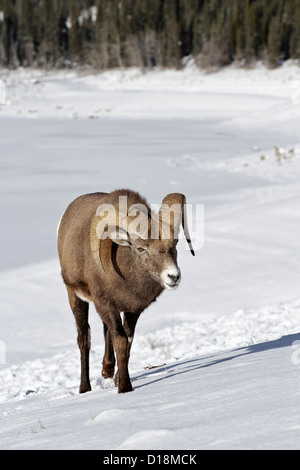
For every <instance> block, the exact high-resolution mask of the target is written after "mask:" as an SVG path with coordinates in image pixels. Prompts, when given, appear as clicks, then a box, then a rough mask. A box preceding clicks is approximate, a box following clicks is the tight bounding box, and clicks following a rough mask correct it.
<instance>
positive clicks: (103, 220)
mask: <svg viewBox="0 0 300 470" xmlns="http://www.w3.org/2000/svg"><path fill="white" fill-rule="evenodd" d="M128 212H129V213H128V215H127V213H124V212H119V210H118V209H117V210H116V209H115V207H114V206H113V205H110V204H103V205H101V206H99V207H98V209H97V212H96V215H95V217H94V218H93V219H92V223H91V230H90V243H91V251H92V256H93V258H94V260H95V262H96V264H97V265H98V267H99V268H100V269H101V271H102V272H103V273H104V272H105V270H104V266H103V261H102V257H101V244H102V241H103V239H105V238H110V239H111V240H113V241H114V242H115V243H118V244H119V245H123V246H124V245H125V246H129V245H130V244H131V243H130V239H135V238H142V239H147V238H148V230H149V227H150V221H149V215H148V211H147V208H146V207H145V206H143V205H142V204H134V205H132V206H131V207H130V208H129V211H128ZM104 234H105V236H104Z"/></svg>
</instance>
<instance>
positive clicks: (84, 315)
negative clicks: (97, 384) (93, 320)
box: [67, 287, 92, 393]
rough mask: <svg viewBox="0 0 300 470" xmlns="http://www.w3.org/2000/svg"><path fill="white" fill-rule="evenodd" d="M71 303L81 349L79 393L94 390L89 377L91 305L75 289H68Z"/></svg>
mask: <svg viewBox="0 0 300 470" xmlns="http://www.w3.org/2000/svg"><path fill="white" fill-rule="evenodd" d="M67 291H68V296H69V302H70V306H71V309H72V312H73V314H74V317H75V320H76V327H77V333H78V336H77V342H78V346H79V349H80V360H81V381H80V387H79V393H86V392H90V391H91V390H92V388H91V384H90V377H89V355H90V348H91V337H90V326H89V324H88V314H89V304H88V303H87V302H84V301H83V300H81V299H79V298H78V297H77V296H76V294H75V292H74V291H73V289H71V288H69V287H67Z"/></svg>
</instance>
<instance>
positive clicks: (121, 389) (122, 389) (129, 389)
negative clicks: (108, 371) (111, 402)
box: [118, 383, 133, 393]
mask: <svg viewBox="0 0 300 470" xmlns="http://www.w3.org/2000/svg"><path fill="white" fill-rule="evenodd" d="M128 392H133V388H132V385H131V383H129V384H127V385H125V387H120V385H119V388H118V393H128Z"/></svg>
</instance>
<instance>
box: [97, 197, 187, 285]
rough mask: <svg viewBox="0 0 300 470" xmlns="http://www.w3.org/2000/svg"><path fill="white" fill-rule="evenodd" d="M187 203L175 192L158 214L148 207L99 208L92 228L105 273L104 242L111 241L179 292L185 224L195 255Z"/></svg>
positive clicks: (98, 260)
mask: <svg viewBox="0 0 300 470" xmlns="http://www.w3.org/2000/svg"><path fill="white" fill-rule="evenodd" d="M185 204H186V199H185V196H184V195H183V194H178V193H173V194H169V195H167V196H166V197H165V198H164V199H163V202H162V205H161V208H160V210H159V211H158V212H157V213H152V212H151V210H150V209H149V207H148V206H147V205H144V204H132V205H131V206H130V207H129V208H128V207H127V204H126V205H125V204H124V203H123V202H122V203H119V204H118V206H117V207H116V205H111V204H102V205H101V206H99V208H98V210H97V214H96V216H95V217H94V218H93V221H92V225H91V248H92V254H93V258H94V260H95V262H96V263H97V264H98V266H99V268H100V269H101V271H102V272H103V273H105V270H104V267H103V262H102V257H101V245H102V240H103V239H105V238H109V239H111V240H112V241H113V242H114V243H116V244H117V245H119V246H123V247H128V248H129V249H130V250H131V253H132V256H134V257H137V258H138V261H139V265H140V266H141V268H142V271H144V272H147V273H148V274H149V275H150V277H152V278H153V279H154V280H155V281H157V282H158V283H159V284H160V285H161V286H162V287H163V288H166V289H168V290H173V289H176V288H177V287H178V285H179V283H180V280H181V274H180V269H179V267H178V265H177V250H176V245H177V243H178V237H179V232H180V227H181V225H182V226H183V229H184V234H185V237H186V239H187V242H188V244H189V247H190V251H191V253H192V254H193V255H194V254H195V253H194V250H193V247H192V244H191V240H190V236H189V232H188V228H187V220H186V211H185Z"/></svg>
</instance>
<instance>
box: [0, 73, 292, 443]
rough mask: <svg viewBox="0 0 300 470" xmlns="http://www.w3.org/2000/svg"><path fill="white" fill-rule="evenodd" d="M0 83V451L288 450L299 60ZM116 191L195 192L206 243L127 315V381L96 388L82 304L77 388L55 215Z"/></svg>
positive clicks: (153, 195)
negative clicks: (83, 345) (161, 289)
mask: <svg viewBox="0 0 300 470" xmlns="http://www.w3.org/2000/svg"><path fill="white" fill-rule="evenodd" d="M0 79H2V80H4V82H5V84H6V95H7V104H6V105H5V106H4V105H0V195H1V206H0V217H1V221H2V223H1V231H0V260H1V261H0V305H1V312H2V313H1V315H0V449H79V448H80V449H105V450H107V449H114V450H116V449H118V450H119V451H125V450H135V449H149V450H151V449H152V450H159V449H172V450H174V449H177V450H181V449H182V450H184V449H190V450H196V449H231V448H233V449H251V448H255V449H276V448H277V449H278V448H284V449H293V448H296V449H299V447H300V446H299V442H300V439H299V433H300V406H299V404H298V402H299V400H298V394H299V392H298V377H299V367H300V365H299V362H300V349H299V344H300V327H299V325H300V290H299V277H300V274H299V265H300V251H299V232H300V218H299V209H300V186H299V176H300V139H299V123H300V99H299V97H300V93H299V89H300V86H298V85H299V83H300V76H299V68H297V67H296V66H295V65H293V64H286V65H285V66H284V67H282V68H280V69H278V70H273V71H270V70H266V69H264V68H263V67H260V66H258V67H257V68H256V69H255V70H246V71H245V70H238V69H235V68H229V69H224V70H223V71H221V72H219V73H216V74H208V75H207V74H204V73H202V72H200V71H199V70H198V69H194V67H193V66H192V65H190V66H188V67H187V68H186V69H185V70H184V71H181V72H175V71H159V70H157V71H153V72H148V73H142V72H140V71H138V70H129V71H111V72H106V73H103V74H100V75H93V74H89V75H88V74H81V75H76V74H75V73H73V72H72V73H71V72H70V73H62V72H61V73H55V74H54V73H49V74H42V73H41V72H28V71H24V70H23V71H22V70H20V71H17V72H7V71H2V72H1V71H0ZM120 187H130V188H133V189H136V190H138V191H140V192H141V193H142V194H143V195H144V196H145V197H146V198H147V199H148V201H149V202H150V203H152V204H159V203H160V202H161V200H162V198H163V197H164V196H165V195H166V194H167V193H169V192H174V191H178V192H183V193H185V194H186V196H187V200H188V202H190V203H192V204H193V205H196V204H204V207H205V227H204V246H203V248H202V249H199V250H198V251H197V253H196V257H195V258H192V257H191V256H190V253H189V252H188V250H186V246H185V243H184V241H183V240H181V241H180V244H179V255H178V258H179V265H180V267H181V270H182V277H183V279H182V283H181V285H180V288H179V289H178V290H177V291H175V292H165V293H164V294H163V295H162V296H161V298H159V300H158V302H157V303H156V304H155V305H153V306H151V307H150V308H149V309H148V310H147V311H146V312H144V313H143V315H142V316H141V318H140V321H139V323H138V326H137V331H136V336H135V339H134V343H133V348H132V355H131V361H130V373H131V377H132V381H133V387H134V392H133V393H129V394H126V395H118V394H117V393H116V389H115V388H111V389H102V388H101V383H100V381H99V378H100V369H101V358H102V354H103V339H102V325H101V322H100V320H99V318H98V316H97V314H96V312H95V310H94V308H92V309H91V310H92V311H91V318H90V324H91V333H92V352H91V377H92V386H93V391H92V392H91V393H88V394H86V395H79V394H78V386H79V373H80V369H79V352H78V348H77V344H76V331H75V330H76V329H75V325H74V320H73V315H72V313H71V311H70V309H69V306H68V302H67V296H66V292H65V288H64V286H63V283H62V280H61V278H60V272H59V265H58V261H57V254H56V226H57V223H58V221H59V218H60V216H61V214H62V212H63V211H64V210H65V208H66V206H67V204H69V202H70V201H72V199H74V198H75V197H76V196H78V195H80V194H84V193H86V192H93V191H99V190H100V191H111V190H113V189H116V188H120ZM298 352H299V354H298Z"/></svg>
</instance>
